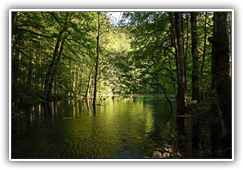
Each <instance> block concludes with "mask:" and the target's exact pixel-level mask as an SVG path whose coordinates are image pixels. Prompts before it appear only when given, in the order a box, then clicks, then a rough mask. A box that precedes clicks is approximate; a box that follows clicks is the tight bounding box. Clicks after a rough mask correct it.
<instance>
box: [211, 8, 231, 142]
mask: <svg viewBox="0 0 243 170" xmlns="http://www.w3.org/2000/svg"><path fill="white" fill-rule="evenodd" d="M227 28H228V27H227V13H226V12H215V13H214V31H213V37H209V38H208V40H209V42H211V43H212V44H213V50H212V74H213V78H212V87H213V89H216V97H217V101H218V104H217V105H218V108H217V110H218V114H219V116H220V117H222V120H221V122H222V128H223V127H224V125H226V128H228V129H229V130H231V126H232V125H231V78H230V75H229V73H230V65H229V39H228V34H227ZM223 131H224V130H223V129H222V132H223ZM224 136H225V135H224V134H222V135H221V137H224Z"/></svg>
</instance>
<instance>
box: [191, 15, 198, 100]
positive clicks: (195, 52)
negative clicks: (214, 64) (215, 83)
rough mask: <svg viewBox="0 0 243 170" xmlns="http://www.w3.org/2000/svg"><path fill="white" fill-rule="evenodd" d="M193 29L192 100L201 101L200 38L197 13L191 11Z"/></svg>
mask: <svg viewBox="0 0 243 170" xmlns="http://www.w3.org/2000/svg"><path fill="white" fill-rule="evenodd" d="M191 31H192V58H193V64H192V100H197V101H198V102H199V71H198V69H199V65H198V46H197V43H198V38H197V13H196V12H191Z"/></svg>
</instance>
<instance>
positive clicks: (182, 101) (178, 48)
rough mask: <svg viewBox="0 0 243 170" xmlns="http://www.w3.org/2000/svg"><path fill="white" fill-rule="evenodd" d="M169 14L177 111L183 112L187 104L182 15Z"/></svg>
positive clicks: (176, 13)
mask: <svg viewBox="0 0 243 170" xmlns="http://www.w3.org/2000/svg"><path fill="white" fill-rule="evenodd" d="M174 14H175V19H174V17H173V13H170V21H171V38H172V44H173V46H174V48H175V52H176V69H177V96H176V102H177V110H181V111H185V109H186V107H187V103H188V99H187V92H186V70H185V59H184V39H183V22H182V13H181V12H175V13H174Z"/></svg>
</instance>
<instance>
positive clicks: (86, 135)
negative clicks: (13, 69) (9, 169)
mask: <svg viewBox="0 0 243 170" xmlns="http://www.w3.org/2000/svg"><path fill="white" fill-rule="evenodd" d="M89 102H90V103H89ZM91 103H92V101H87V100H65V101H56V102H50V103H49V104H48V105H37V106H31V107H30V108H28V109H27V110H26V111H24V112H22V113H21V114H20V116H19V117H18V118H17V119H14V120H12V142H11V144H12V145H11V152H12V158H13V159H14V158H47V159H49V158H78V159H82V158H144V157H145V156H148V157H151V156H152V154H153V151H154V150H155V148H156V147H162V146H163V145H164V144H165V143H167V144H172V145H173V146H174V148H176V149H178V150H182V151H183V152H184V155H185V157H211V138H210V128H207V126H203V128H204V129H202V127H201V126H200V127H197V128H195V129H197V131H196V134H197V136H199V137H198V138H196V139H198V141H196V143H195V142H194V138H195V136H196V135H193V133H194V132H193V131H195V130H193V120H192V119H190V118H185V119H184V118H181V122H182V123H181V127H179V123H178V120H177V113H176V111H175V110H176V109H175V108H174V109H173V110H174V111H173V113H172V114H170V108H169V104H166V103H164V104H163V103H161V102H158V101H155V100H153V98H152V97H145V98H144V97H135V98H131V97H128V98H126V97H114V98H108V97H107V98H106V100H100V101H99V103H100V104H101V106H96V113H95V114H94V113H93V108H92V106H91V105H90V104H91ZM173 106H174V107H176V103H173ZM202 130H203V131H202ZM205 135H207V136H206V137H205ZM193 136H194V137H193ZM194 145H195V146H196V147H195V146H194ZM202 146H203V148H202ZM194 148H196V149H197V152H194V151H193V150H195V149H194Z"/></svg>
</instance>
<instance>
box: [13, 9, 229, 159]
mask: <svg viewBox="0 0 243 170" xmlns="http://www.w3.org/2000/svg"><path fill="white" fill-rule="evenodd" d="M10 22H11V23H10V24H11V33H12V37H11V38H12V39H11V41H12V43H11V46H10V48H11V70H12V71H11V77H10V79H11V104H10V105H11V113H9V114H11V115H10V123H11V133H10V135H11V141H10V142H11V145H10V150H11V153H10V155H11V159H80V160H81V159H161V160H163V159H164V158H167V159H195V158H197V159H232V157H233V155H232V141H233V139H232V114H233V113H232V89H231V86H232V82H231V74H232V73H231V61H232V62H233V58H232V57H231V54H232V51H231V49H232V46H231V42H232V37H231V27H232V11H224V12H213V11H212V12H209V11H206V12H205V11H188V12H187V11H177V12H172V11H165V12H162V11H160V12H155V11H154V12H62V11H60V12H48V11H39V12H38V11H30V12H19V11H12V13H11V20H10Z"/></svg>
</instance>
